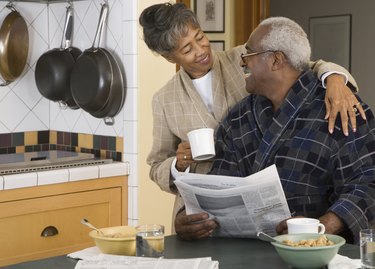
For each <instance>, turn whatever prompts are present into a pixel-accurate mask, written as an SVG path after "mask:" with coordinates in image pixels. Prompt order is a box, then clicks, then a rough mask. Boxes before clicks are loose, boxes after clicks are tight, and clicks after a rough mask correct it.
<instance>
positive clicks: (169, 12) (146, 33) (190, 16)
mask: <svg viewBox="0 0 375 269" xmlns="http://www.w3.org/2000/svg"><path fill="white" fill-rule="evenodd" d="M139 23H140V25H141V26H142V27H143V39H144V41H145V42H146V44H147V46H148V48H149V49H151V50H152V51H154V52H156V53H158V54H161V55H163V56H167V55H168V54H170V53H171V52H173V51H174V50H175V49H176V48H177V45H178V42H179V40H180V38H181V37H184V36H186V35H187V33H188V30H189V28H190V27H193V28H194V29H198V28H200V25H199V22H198V19H197V17H196V15H195V14H194V13H193V12H192V11H191V10H190V9H188V8H187V7H186V6H185V5H184V4H183V3H177V4H172V3H164V4H156V5H152V6H149V7H148V8H146V9H145V10H143V11H142V13H141V15H140V16H139Z"/></svg>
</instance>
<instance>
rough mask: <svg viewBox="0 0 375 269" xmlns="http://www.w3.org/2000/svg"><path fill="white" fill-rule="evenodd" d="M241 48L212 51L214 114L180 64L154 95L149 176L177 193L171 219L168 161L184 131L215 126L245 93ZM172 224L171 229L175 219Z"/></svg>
mask: <svg viewBox="0 0 375 269" xmlns="http://www.w3.org/2000/svg"><path fill="white" fill-rule="evenodd" d="M242 52H243V53H245V52H246V50H245V47H244V46H238V47H235V48H233V49H230V50H227V51H225V52H213V57H214V63H213V67H212V69H211V70H212V94H213V110H214V115H212V114H211V113H210V112H209V111H208V109H207V107H206V105H205V104H204V102H203V101H202V99H201V97H200V95H199V93H198V92H197V91H196V89H195V88H194V86H193V83H192V81H191V79H190V77H189V75H188V74H187V73H186V72H185V71H184V70H183V69H182V68H181V69H180V71H178V72H177V73H176V74H175V75H174V76H173V77H172V79H171V80H170V81H168V83H167V84H166V85H165V86H164V87H163V88H161V89H160V90H159V91H158V92H157V93H156V94H155V95H154V97H153V101H152V109H153V145H152V149H151V152H150V153H149V155H148V157H147V163H148V164H149V165H150V166H151V169H150V178H151V179H152V180H153V181H154V182H155V183H156V184H158V185H159V187H160V188H161V189H162V190H163V191H166V192H169V193H172V194H175V195H176V200H175V205H174V210H173V221H174V217H175V215H176V213H177V212H178V210H179V209H181V208H182V207H183V201H182V199H181V196H180V195H179V194H178V192H177V189H176V187H175V185H174V183H173V180H174V178H173V177H172V176H171V165H172V162H173V160H174V158H175V156H176V151H177V147H178V144H179V143H180V142H181V141H187V133H188V132H189V131H191V130H194V129H197V128H203V127H211V128H214V129H215V130H216V128H217V126H218V124H219V122H220V121H221V120H222V119H223V118H224V117H225V116H226V115H227V113H228V111H229V110H230V109H231V108H232V107H233V105H234V104H236V103H237V102H238V101H240V100H241V99H242V98H244V97H245V96H247V95H248V93H247V92H246V90H245V80H244V75H243V71H242V68H241V67H240V54H241V53H242ZM314 70H319V73H318V75H319V76H320V75H321V74H323V73H324V72H326V71H331V70H336V71H342V72H345V73H347V74H348V72H347V71H346V70H345V69H344V68H342V67H340V66H337V65H335V64H329V63H325V62H323V61H319V62H316V63H315V64H314ZM210 166H211V162H209V161H203V162H200V163H198V164H196V165H192V166H191V167H190V172H192V173H203V174H205V173H207V172H208V171H209V170H210ZM172 227H173V231H172V232H174V223H172Z"/></svg>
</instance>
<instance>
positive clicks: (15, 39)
mask: <svg viewBox="0 0 375 269" xmlns="http://www.w3.org/2000/svg"><path fill="white" fill-rule="evenodd" d="M6 7H7V8H9V9H10V10H11V12H10V13H9V14H8V15H7V16H6V17H5V19H4V21H3V23H2V25H1V27H0V47H1V48H2V49H1V50H0V74H1V76H2V77H3V79H4V80H5V83H3V84H0V86H6V85H8V84H9V83H11V82H13V81H14V80H16V79H17V78H18V77H19V76H20V75H21V73H22V71H23V70H24V68H25V65H26V61H27V56H28V52H29V32H28V29H27V24H26V22H25V20H24V18H23V17H22V16H21V14H20V13H19V12H18V11H17V10H16V9H15V8H14V6H13V5H12V4H11V3H10V4H8V5H7V6H6Z"/></svg>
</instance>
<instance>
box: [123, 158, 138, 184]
mask: <svg viewBox="0 0 375 269" xmlns="http://www.w3.org/2000/svg"><path fill="white" fill-rule="evenodd" d="M123 160H125V161H128V162H129V164H130V165H129V166H130V171H129V176H128V186H131V187H137V186H138V185H139V182H138V154H127V153H124V154H123Z"/></svg>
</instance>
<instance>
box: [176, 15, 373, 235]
mask: <svg viewBox="0 0 375 269" xmlns="http://www.w3.org/2000/svg"><path fill="white" fill-rule="evenodd" d="M246 49H247V53H246V54H244V55H242V63H241V64H242V65H243V67H244V71H245V73H246V89H247V91H248V92H249V93H252V94H251V95H249V97H247V98H245V99H244V100H242V101H241V102H240V103H238V104H237V105H236V106H235V107H234V108H233V109H232V110H231V111H230V112H229V115H228V116H227V117H226V119H225V120H224V121H223V122H222V123H221V125H220V126H219V129H218V131H217V134H216V138H217V142H216V147H217V148H216V150H217V155H216V158H215V161H214V163H213V168H212V170H211V173H212V174H220V175H231V176H239V177H244V176H248V175H250V174H253V173H256V172H258V171H260V170H261V169H264V168H266V167H268V166H270V165H272V164H276V166H277V169H278V173H279V176H280V178H281V183H282V186H283V189H284V192H285V195H286V198H287V201H288V205H289V208H290V210H291V212H292V213H293V214H295V215H298V216H306V217H314V218H319V219H320V221H321V222H322V223H323V224H324V225H325V227H326V232H327V233H332V234H340V235H343V236H344V237H345V238H346V239H347V240H348V242H358V234H359V230H360V229H362V228H367V227H369V225H371V224H372V223H373V221H374V213H375V171H374V170H375V121H374V117H373V114H372V112H371V110H370V109H369V108H368V107H367V105H366V104H362V106H363V108H364V109H365V111H366V117H367V121H366V120H363V119H361V118H360V117H357V128H356V132H352V133H350V134H349V136H345V135H343V134H342V133H341V132H334V133H333V134H329V133H327V132H326V131H325V130H326V129H327V124H328V123H327V121H326V120H325V119H324V115H325V105H324V89H323V87H322V85H321V82H320V81H319V80H318V78H317V77H316V75H315V74H313V73H312V72H311V71H309V68H308V63H309V60H310V54H311V49H310V45H309V41H308V39H307V37H306V34H305V32H304V31H303V30H302V28H301V27H300V26H299V25H298V24H296V23H295V22H293V21H292V20H290V19H287V18H282V17H275V18H269V19H266V20H264V21H263V22H262V23H261V24H260V25H259V26H258V27H257V28H256V29H255V31H254V32H253V33H252V34H251V36H250V38H249V40H248V42H247V44H246ZM352 105H353V113H355V112H356V109H355V106H356V104H355V103H353V104H352ZM340 124H341V123H340V122H338V123H336V125H335V128H336V129H339V128H340ZM200 218H202V219H204V213H202V215H198V214H195V215H194V216H185V215H184V214H181V216H180V217H178V218H177V219H176V222H175V224H176V231H177V233H179V234H180V235H181V236H182V237H184V238H197V237H201V235H202V234H204V235H207V234H209V233H210V232H212V230H213V229H214V228H216V226H215V225H214V223H213V221H212V220H206V221H204V222H199V223H192V221H197V220H200ZM189 221H190V225H189ZM199 225H200V226H199ZM202 230H205V233H203V232H202ZM277 231H278V233H283V232H286V226H285V221H284V222H282V223H280V224H279V225H278V227H277Z"/></svg>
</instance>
